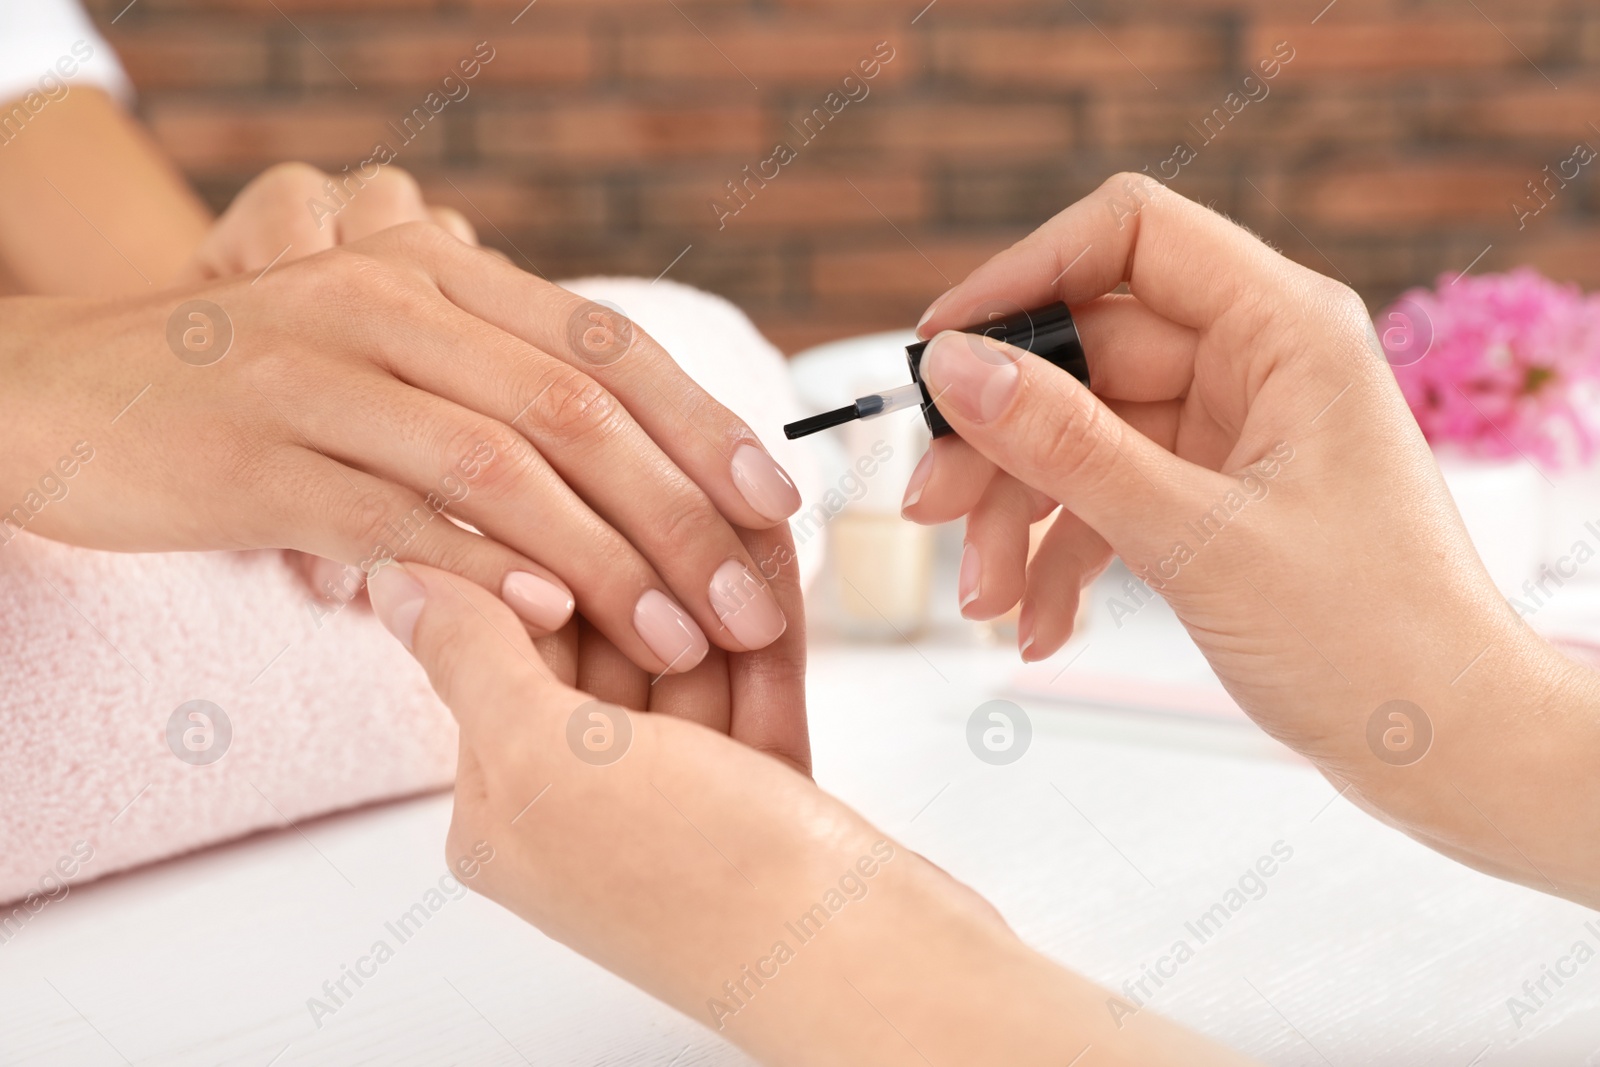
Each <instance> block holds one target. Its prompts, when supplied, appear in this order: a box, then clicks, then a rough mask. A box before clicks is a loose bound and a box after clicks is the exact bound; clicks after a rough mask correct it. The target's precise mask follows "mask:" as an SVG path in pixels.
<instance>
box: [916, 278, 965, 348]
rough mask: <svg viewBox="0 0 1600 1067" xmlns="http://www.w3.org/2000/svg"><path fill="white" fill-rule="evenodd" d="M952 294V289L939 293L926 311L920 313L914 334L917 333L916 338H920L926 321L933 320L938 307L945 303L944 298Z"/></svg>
mask: <svg viewBox="0 0 1600 1067" xmlns="http://www.w3.org/2000/svg"><path fill="white" fill-rule="evenodd" d="M953 292H955V290H954V289H946V290H945V291H944V292H943V293H940V294H939V296H938V297H937V298H935V300H934V301H933V303H931V304H929V305H928V310H927V311H924V312H923V313H922V318H920V319H918V320H917V331H916V332H917V336H918V337H921V336H922V328H923V327H924V326H926V325H927V324H928V320H929V319H931V318H933V316H934V315H935V314H936V313H937V312H938V310H939V305H940V304H942V303H944V302H945V298H946V297H948V296H949V295H950V294H951V293H953Z"/></svg>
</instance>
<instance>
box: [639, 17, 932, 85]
mask: <svg viewBox="0 0 1600 1067" xmlns="http://www.w3.org/2000/svg"><path fill="white" fill-rule="evenodd" d="M702 33H703V34H704V35H703V36H702ZM880 42H888V43H889V45H890V47H891V48H893V49H894V52H893V53H891V54H892V55H893V59H891V60H890V61H889V62H888V63H887V64H884V63H882V62H878V61H876V60H874V53H875V51H876V50H877V47H878V45H879V43H880ZM914 46H915V42H914V41H913V40H911V39H910V35H908V34H907V33H906V27H905V26H904V25H894V24H885V23H871V24H869V23H860V22H859V21H857V20H847V21H844V24H843V25H834V24H821V25H819V24H818V23H817V21H816V20H815V19H796V20H770V19H769V20H766V21H764V22H760V23H751V22H748V21H745V20H740V21H739V22H737V23H734V24H731V25H730V24H729V22H728V20H726V19H721V20H718V21H716V22H707V23H705V24H704V25H702V26H698V27H697V26H695V25H691V24H690V23H689V22H688V21H687V20H684V19H680V20H679V25H677V26H672V27H668V28H657V29H651V30H637V31H632V32H626V31H625V32H624V33H623V35H622V38H621V42H620V55H621V73H622V75H623V77H625V78H631V79H636V80H640V81H660V82H668V83H671V84H674V85H680V84H683V83H686V82H711V83H718V84H734V85H739V86H742V85H746V84H747V82H746V81H745V79H746V78H748V79H749V80H750V82H754V83H755V84H756V85H757V86H758V87H760V88H767V87H769V86H816V87H817V88H818V90H819V92H820V91H822V90H825V89H828V88H833V87H835V86H836V85H837V84H838V83H839V82H840V81H842V80H843V79H844V78H845V76H846V75H852V74H853V75H855V76H856V77H857V79H858V80H859V79H860V76H861V74H860V69H859V65H860V64H862V63H863V62H867V61H872V62H873V63H874V64H875V65H876V67H877V70H878V73H877V74H876V76H875V77H874V78H873V79H872V80H871V81H870V82H867V84H868V85H869V86H871V87H873V88H876V87H878V86H882V85H892V84H895V83H896V82H900V81H904V80H905V79H906V77H907V76H908V75H909V74H910V73H911V72H912V71H913V70H915V69H916V66H917V59H916V57H915V52H914ZM869 69H870V68H869Z"/></svg>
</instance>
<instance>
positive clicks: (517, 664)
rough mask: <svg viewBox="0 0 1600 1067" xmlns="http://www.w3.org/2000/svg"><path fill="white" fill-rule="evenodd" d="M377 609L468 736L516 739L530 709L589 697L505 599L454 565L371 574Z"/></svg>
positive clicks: (389, 568) (393, 567)
mask: <svg viewBox="0 0 1600 1067" xmlns="http://www.w3.org/2000/svg"><path fill="white" fill-rule="evenodd" d="M367 591H368V595H369V596H370V597H371V599H372V610H373V612H374V613H375V614H376V615H377V616H378V618H379V619H380V620H381V621H382V622H383V625H384V626H385V627H386V628H387V629H388V630H389V632H390V633H392V634H394V636H395V637H397V638H399V640H400V643H401V644H403V645H405V646H406V648H407V649H409V650H410V652H411V654H412V655H414V656H416V657H417V661H418V662H420V663H421V664H422V666H423V668H424V669H425V670H427V672H428V680H429V681H430V682H431V683H432V684H433V689H434V692H436V693H438V694H439V698H440V699H441V700H443V701H444V702H445V704H446V705H448V706H449V708H450V710H451V712H453V713H454V715H455V717H456V721H457V722H458V723H459V724H460V726H461V730H462V733H463V735H467V736H475V737H501V738H504V737H510V736H514V732H515V731H516V730H517V729H518V728H519V726H524V727H525V726H526V723H527V719H528V714H529V711H530V709H532V710H535V711H544V710H546V709H550V708H554V710H555V711H557V712H566V711H570V710H571V709H572V708H575V707H577V706H578V705H579V704H580V703H582V702H583V700H584V699H586V698H584V697H583V696H582V695H581V694H579V693H577V692H576V691H574V690H572V689H569V688H568V687H567V686H564V685H562V684H561V683H560V682H559V681H558V680H557V679H556V676H555V673H554V672H553V671H552V670H551V668H550V667H549V665H548V664H546V663H545V662H544V660H543V659H542V658H541V657H540V656H539V653H538V652H537V651H535V650H534V647H533V641H532V639H531V638H529V636H528V632H527V629H526V628H525V627H524V626H523V624H522V622H521V621H520V620H519V619H518V618H517V616H516V615H515V614H513V613H512V611H511V609H510V608H508V607H506V605H505V604H504V603H502V602H501V600H500V598H499V597H496V596H495V595H494V594H493V593H491V592H489V591H488V590H487V589H484V588H483V587H482V586H478V585H474V584H473V583H472V582H469V581H467V580H466V579H464V578H461V577H458V576H456V575H454V574H450V573H449V572H447V571H441V570H436V569H434V568H433V567H425V566H423V565H422V564H419V563H406V564H402V563H395V562H390V563H385V564H384V565H383V566H381V567H379V568H378V569H377V570H376V571H374V572H373V573H372V575H371V576H370V577H369V578H368V579H367Z"/></svg>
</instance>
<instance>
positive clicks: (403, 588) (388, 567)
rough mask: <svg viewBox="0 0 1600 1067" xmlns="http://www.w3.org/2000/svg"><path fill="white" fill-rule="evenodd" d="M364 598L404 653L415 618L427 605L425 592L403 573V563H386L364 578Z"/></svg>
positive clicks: (409, 642)
mask: <svg viewBox="0 0 1600 1067" xmlns="http://www.w3.org/2000/svg"><path fill="white" fill-rule="evenodd" d="M367 596H368V597H369V598H371V600H372V610H373V612H374V613H376V614H377V616H378V621H380V622H382V623H383V626H384V629H386V630H388V631H389V632H390V633H392V634H394V635H395V636H396V637H398V638H399V639H400V643H401V644H402V645H405V646H406V651H408V652H409V651H412V647H411V640H412V638H413V637H414V636H416V632H417V616H419V615H421V614H422V606H423V605H424V604H426V603H427V602H428V591H427V590H426V589H424V588H423V586H422V583H421V582H419V581H417V580H416V579H415V578H413V577H412V576H411V574H410V573H409V572H408V571H407V570H406V568H405V564H403V563H396V562H393V561H391V562H388V563H385V564H384V565H383V566H381V567H379V568H378V569H377V570H375V571H373V572H372V574H371V576H370V577H368V578H367Z"/></svg>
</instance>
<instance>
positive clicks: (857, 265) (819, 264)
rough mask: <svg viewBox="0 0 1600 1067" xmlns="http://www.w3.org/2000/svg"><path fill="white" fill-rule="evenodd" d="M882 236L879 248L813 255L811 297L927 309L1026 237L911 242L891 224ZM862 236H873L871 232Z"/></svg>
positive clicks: (1010, 234) (1007, 235)
mask: <svg viewBox="0 0 1600 1067" xmlns="http://www.w3.org/2000/svg"><path fill="white" fill-rule="evenodd" d="M883 231H884V233H883V235H882V236H880V237H879V238H877V241H876V243H874V244H870V245H857V246H855V247H848V248H831V247H830V248H822V249H818V250H817V251H816V252H814V253H813V255H812V260H811V290H812V292H814V293H816V294H817V296H818V297H821V298H827V297H836V298H839V297H843V298H849V300H850V301H852V302H858V301H859V302H870V301H871V300H874V299H877V298H880V297H885V298H899V299H901V300H907V299H909V300H912V301H918V300H920V301H922V302H923V303H924V305H926V303H927V302H929V301H931V300H933V298H934V297H936V296H938V295H939V294H940V293H942V292H944V291H945V290H946V289H948V288H949V287H950V286H952V285H954V284H955V283H957V282H959V281H960V280H961V279H962V278H965V277H966V276H967V275H968V274H970V273H971V272H972V270H973V269H974V268H975V267H977V266H978V265H979V264H981V263H983V262H984V261H986V260H987V259H989V257H991V256H993V255H994V254H995V253H997V252H1000V251H1002V250H1004V249H1005V248H1006V247H1008V246H1009V245H1010V244H1011V243H1012V242H1014V241H1015V240H1016V239H1017V238H1019V237H1021V236H1022V233H1020V232H1007V233H1001V234H995V235H992V236H987V237H969V238H940V237H929V236H926V235H919V237H917V238H913V239H912V240H911V241H907V240H906V239H905V238H903V237H901V236H900V235H899V234H897V233H895V232H894V231H893V230H892V229H890V228H889V226H888V224H887V223H885V224H884V226H883ZM862 232H863V236H871V234H870V231H866V230H863V231H862Z"/></svg>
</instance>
